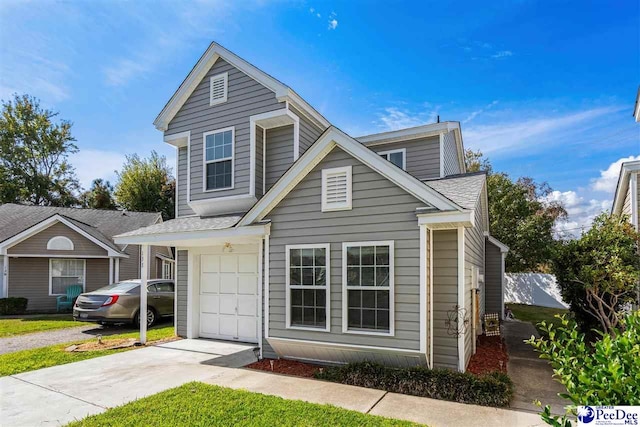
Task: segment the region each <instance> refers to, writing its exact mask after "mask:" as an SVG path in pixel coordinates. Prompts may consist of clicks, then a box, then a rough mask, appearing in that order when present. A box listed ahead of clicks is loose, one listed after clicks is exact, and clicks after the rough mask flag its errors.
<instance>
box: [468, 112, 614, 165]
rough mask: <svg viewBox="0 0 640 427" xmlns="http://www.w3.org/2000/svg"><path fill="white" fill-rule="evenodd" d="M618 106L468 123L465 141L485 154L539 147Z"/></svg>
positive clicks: (556, 139) (553, 141)
mask: <svg viewBox="0 0 640 427" xmlns="http://www.w3.org/2000/svg"><path fill="white" fill-rule="evenodd" d="M619 110H620V108H619V107H601V108H592V109H589V110H583V111H578V112H571V113H565V114H556V115H553V116H546V117H539V118H530V119H526V118H525V117H527V115H528V114H527V113H525V112H522V113H519V114H518V115H517V116H516V117H515V118H514V119H513V121H509V122H502V123H494V124H491V125H477V126H473V127H469V128H468V129H466V130H465V135H464V137H465V145H467V146H469V147H473V148H474V149H479V150H481V151H482V152H483V153H484V154H491V153H496V152H508V151H513V150H532V149H540V148H544V147H545V146H548V145H550V144H554V143H555V144H557V143H558V138H559V137H560V136H561V135H560V132H563V131H567V130H570V129H571V128H572V127H575V126H577V125H583V126H582V128H581V130H584V129H585V126H586V125H588V124H594V123H596V122H597V121H596V119H598V118H600V117H602V116H606V115H608V114H611V113H614V112H617V111H619Z"/></svg>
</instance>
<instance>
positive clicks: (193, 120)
mask: <svg viewBox="0 0 640 427" xmlns="http://www.w3.org/2000/svg"><path fill="white" fill-rule="evenodd" d="M224 72H227V73H229V78H228V95H227V102H224V103H222V104H217V105H214V106H210V105H209V79H210V77H212V76H214V75H217V74H220V73H224ZM284 107H285V104H284V103H282V102H278V100H277V99H276V97H275V94H274V93H273V92H272V91H270V90H269V89H267V88H266V87H264V86H262V85H261V84H259V83H258V82H257V81H255V80H254V79H252V78H250V77H249V76H247V75H246V74H244V73H243V72H241V71H240V70H238V69H236V68H235V67H233V66H232V65H230V64H229V63H227V62H226V61H224V60H223V59H222V58H220V59H218V60H217V61H216V63H215V64H214V65H213V67H211V70H209V72H208V73H207V75H206V76H205V77H204V79H203V80H202V81H201V82H200V83H199V84H198V86H197V87H196V89H195V90H194V91H193V93H192V94H191V96H189V98H188V99H187V101H186V102H185V104H184V105H183V106H182V107H181V108H180V110H179V111H178V113H177V114H176V115H175V117H174V118H173V119H172V120H171V122H170V123H169V126H168V129H167V131H166V132H165V135H171V134H175V133H180V132H184V131H191V159H190V161H191V188H190V191H191V200H203V199H209V198H216V197H223V196H233V195H239V194H247V193H248V192H249V174H250V162H249V118H250V116H252V115H255V114H260V113H265V112H268V111H272V110H277V109H281V108H284ZM231 126H233V127H235V141H234V155H235V159H234V175H235V177H234V188H233V189H231V190H222V191H215V192H203V169H204V167H203V166H204V161H203V152H202V148H203V141H202V134H203V133H204V132H210V131H215V130H217V129H223V128H227V127H231Z"/></svg>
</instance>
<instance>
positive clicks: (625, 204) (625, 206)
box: [622, 186, 632, 219]
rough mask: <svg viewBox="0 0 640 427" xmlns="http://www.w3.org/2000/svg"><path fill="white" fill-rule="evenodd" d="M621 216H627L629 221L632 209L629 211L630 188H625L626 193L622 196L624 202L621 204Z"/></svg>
mask: <svg viewBox="0 0 640 427" xmlns="http://www.w3.org/2000/svg"><path fill="white" fill-rule="evenodd" d="M622 214H623V215H629V219H631V214H632V209H631V186H628V187H627V193H626V194H625V195H624V202H623V203H622Z"/></svg>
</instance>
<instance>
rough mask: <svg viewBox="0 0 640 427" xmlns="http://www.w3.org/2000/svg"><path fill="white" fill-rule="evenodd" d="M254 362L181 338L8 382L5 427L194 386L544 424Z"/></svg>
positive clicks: (428, 418) (423, 419)
mask: <svg viewBox="0 0 640 427" xmlns="http://www.w3.org/2000/svg"><path fill="white" fill-rule="evenodd" d="M254 360H255V354H254V351H253V347H252V346H248V345H242V344H236V343H227V342H221V341H210V340H181V341H176V342H171V343H166V344H162V345H159V346H155V347H148V348H144V349H140V350H133V351H129V352H123V353H117V354H113V355H110V356H103V357H98V358H95V359H90V360H84V361H81V362H76V363H70V364H67V365H60V366H54V367H51V368H46V369H41V370H38V371H32V372H26V373H24V374H18V375H14V376H9V377H3V378H0V425H2V426H11V427H18V426H41V425H49V426H50V425H63V424H66V423H68V422H70V421H73V420H77V419H82V418H84V417H86V416H88V415H92V414H98V413H101V412H104V411H106V410H107V409H109V408H112V407H114V406H119V405H123V404H125V403H127V402H130V401H133V400H136V399H139V398H142V397H145V396H150V395H152V394H155V393H159V392H161V391H163V390H167V389H169V388H173V387H177V386H180V385H182V384H184V383H187V382H189V381H202V382H204V383H208V384H215V385H219V386H224V387H230V388H234V389H244V390H248V391H253V392H257V393H263V394H269V395H274V396H280V397H283V398H285V399H295V400H304V401H307V402H312V403H320V404H331V405H335V406H338V407H342V408H346V409H351V410H355V411H359V412H363V413H370V414H375V415H381V416H385V417H390V418H397V419H404V420H410V421H415V422H418V423H423V424H428V425H430V426H432V427H433V426H441V427H446V426H469V425H495V426H542V425H544V424H543V423H542V421H541V420H540V418H539V416H538V415H537V414H533V413H526V412H518V411H513V410H508V409H496V408H488V407H482V406H476V405H464V404H461V403H454V402H445V401H439V400H433V399H426V398H421V397H414V396H405V395H399V394H394V393H387V392H385V391H382V390H372V389H366V388H361V387H354V386H348V385H343V384H336V383H330V382H324V381H318V380H313V379H306V378H298V377H291V376H284V375H278V374H272V373H268V372H262V371H254V370H249V369H237V368H238V367H240V366H244V365H246V364H248V363H250V362H251V361H254Z"/></svg>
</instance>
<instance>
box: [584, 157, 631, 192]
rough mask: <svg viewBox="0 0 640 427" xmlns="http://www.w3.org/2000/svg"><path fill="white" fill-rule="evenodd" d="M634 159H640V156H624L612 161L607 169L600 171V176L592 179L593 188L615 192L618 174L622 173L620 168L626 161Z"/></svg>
mask: <svg viewBox="0 0 640 427" xmlns="http://www.w3.org/2000/svg"><path fill="white" fill-rule="evenodd" d="M634 160H640V156H629V157H623V158H621V159H618V160H616V161H615V162H613V163H611V164H610V165H609V167H608V168H607V169H605V170H601V171H600V176H599V177H598V178H594V179H592V180H591V188H592V189H593V190H594V191H603V192H606V193H610V194H613V192H614V191H615V190H616V186H617V185H618V176H619V175H620V168H621V167H622V164H623V163H625V162H632V161H634Z"/></svg>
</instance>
